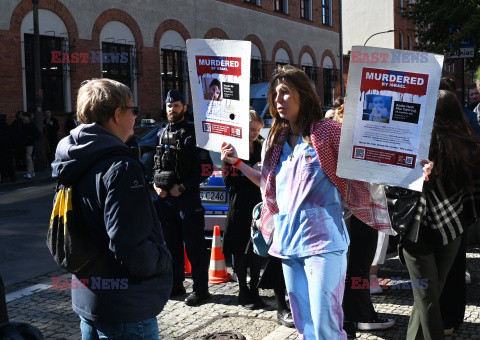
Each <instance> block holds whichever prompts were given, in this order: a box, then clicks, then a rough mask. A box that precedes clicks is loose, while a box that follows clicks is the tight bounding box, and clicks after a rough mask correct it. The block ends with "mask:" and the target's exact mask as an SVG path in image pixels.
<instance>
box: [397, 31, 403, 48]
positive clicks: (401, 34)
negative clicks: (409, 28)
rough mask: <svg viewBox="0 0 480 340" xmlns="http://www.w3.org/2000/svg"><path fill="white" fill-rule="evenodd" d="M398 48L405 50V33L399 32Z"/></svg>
mask: <svg viewBox="0 0 480 340" xmlns="http://www.w3.org/2000/svg"><path fill="white" fill-rule="evenodd" d="M398 48H399V49H401V50H403V33H402V32H399V33H398Z"/></svg>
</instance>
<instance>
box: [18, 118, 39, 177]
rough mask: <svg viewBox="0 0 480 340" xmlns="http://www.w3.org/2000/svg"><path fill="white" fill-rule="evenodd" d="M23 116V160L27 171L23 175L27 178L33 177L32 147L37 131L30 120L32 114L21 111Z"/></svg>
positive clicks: (36, 137) (37, 134)
mask: <svg viewBox="0 0 480 340" xmlns="http://www.w3.org/2000/svg"><path fill="white" fill-rule="evenodd" d="M22 117H23V133H24V138H25V160H26V163H27V173H26V174H25V175H24V177H26V178H27V179H32V178H34V177H35V166H34V162H33V148H34V145H35V142H36V141H37V140H38V138H39V132H38V130H37V127H36V126H35V123H34V122H33V121H32V116H31V115H30V113H28V112H23V113H22Z"/></svg>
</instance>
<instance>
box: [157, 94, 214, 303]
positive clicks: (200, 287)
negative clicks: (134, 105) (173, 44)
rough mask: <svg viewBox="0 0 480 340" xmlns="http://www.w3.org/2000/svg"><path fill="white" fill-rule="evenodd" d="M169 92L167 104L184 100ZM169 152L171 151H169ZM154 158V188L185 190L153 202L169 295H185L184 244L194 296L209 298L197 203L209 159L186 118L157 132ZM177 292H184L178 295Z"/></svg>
mask: <svg viewBox="0 0 480 340" xmlns="http://www.w3.org/2000/svg"><path fill="white" fill-rule="evenodd" d="M172 92H174V90H172V91H170V92H169V95H168V96H167V103H168V102H175V101H177V100H178V98H179V97H178V95H179V96H180V98H181V100H182V101H183V97H181V94H179V92H178V91H175V92H176V93H173V94H171V93H172ZM169 100H170V101H169ZM172 150H174V152H171V151H172ZM168 152H171V154H170V155H169V156H168V157H167V156H165V157H164V158H163V162H162V160H161V157H162V155H165V154H166V153H168ZM155 157H156V160H155V168H154V171H155V174H154V178H155V183H156V185H157V186H158V187H161V185H160V184H159V182H161V183H162V184H163V185H167V184H166V183H167V182H173V183H170V184H171V185H172V184H178V185H180V184H183V186H184V187H185V190H184V191H183V192H182V193H181V194H180V195H179V196H177V197H174V196H172V195H170V193H169V194H168V195H167V197H165V198H161V197H158V198H157V201H156V206H157V209H158V215H159V218H160V219H161V221H162V225H163V226H164V229H163V230H164V234H165V241H166V243H167V247H168V249H169V250H170V252H171V254H172V258H173V287H174V288H173V291H172V295H182V293H183V294H184V292H185V291H184V288H183V281H184V280H185V272H184V253H183V246H184V243H185V249H186V251H187V256H188V259H189V260H190V263H191V265H192V279H193V291H194V292H195V293H196V294H197V296H203V297H205V296H206V295H208V266H209V259H208V255H207V247H206V244H205V237H204V228H205V216H204V215H205V209H204V208H203V206H202V204H201V200H200V183H201V182H203V181H204V180H205V179H206V178H208V177H209V176H210V175H211V173H212V168H213V166H212V160H211V158H210V155H209V153H208V152H207V151H206V150H204V149H201V148H198V147H197V146H196V141H195V129H194V125H193V124H192V123H189V122H187V121H186V120H185V119H183V120H182V121H181V122H179V123H169V124H168V125H167V126H165V128H164V129H163V130H162V131H160V132H159V146H158V147H157V153H156V156H155ZM162 176H163V179H162V178H161V177H162ZM165 178H166V179H165ZM166 190H167V191H168V190H169V189H168V188H166ZM179 289H180V290H183V292H178V290H179ZM175 290H176V292H177V293H176V294H174V292H175ZM208 296H209V295H208ZM186 301H187V300H186ZM187 303H188V301H187Z"/></svg>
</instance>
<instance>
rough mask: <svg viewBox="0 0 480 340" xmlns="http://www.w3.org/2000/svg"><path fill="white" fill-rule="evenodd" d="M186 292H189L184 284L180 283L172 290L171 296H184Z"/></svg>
mask: <svg viewBox="0 0 480 340" xmlns="http://www.w3.org/2000/svg"><path fill="white" fill-rule="evenodd" d="M185 294H187V291H186V290H185V287H184V286H183V284H180V285H178V286H173V288H172V291H171V292H170V298H172V297H177V296H184V295H185Z"/></svg>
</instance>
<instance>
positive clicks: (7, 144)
mask: <svg viewBox="0 0 480 340" xmlns="http://www.w3.org/2000/svg"><path fill="white" fill-rule="evenodd" d="M7 178H9V179H10V181H12V182H14V181H15V180H16V176H15V169H14V166H13V137H12V129H11V127H10V126H9V125H8V124H7V116H6V115H5V114H0V181H2V182H6V181H7Z"/></svg>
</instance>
